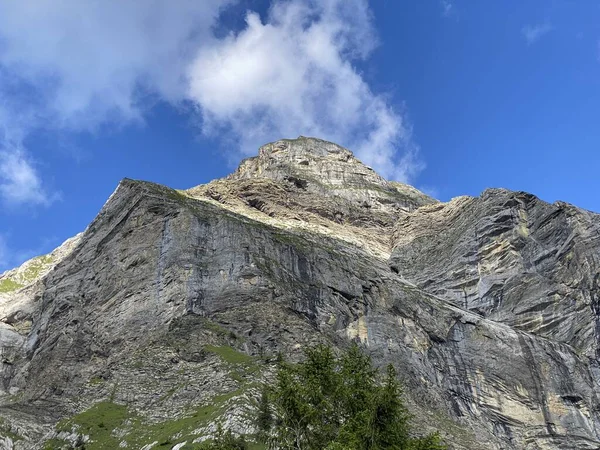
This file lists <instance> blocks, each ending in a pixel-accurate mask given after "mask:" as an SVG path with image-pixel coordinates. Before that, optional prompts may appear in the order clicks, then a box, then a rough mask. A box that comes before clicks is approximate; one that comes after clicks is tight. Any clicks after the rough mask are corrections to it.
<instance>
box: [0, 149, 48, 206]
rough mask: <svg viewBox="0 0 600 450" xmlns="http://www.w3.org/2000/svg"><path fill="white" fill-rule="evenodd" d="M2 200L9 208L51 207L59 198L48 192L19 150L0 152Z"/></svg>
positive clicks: (31, 165)
mask: <svg viewBox="0 0 600 450" xmlns="http://www.w3.org/2000/svg"><path fill="white" fill-rule="evenodd" d="M0 198H1V199H2V201H3V202H4V203H5V204H7V205H9V206H18V205H23V204H28V205H45V206H47V205H49V204H50V203H52V202H53V201H54V200H56V199H57V198H58V194H57V193H50V192H48V191H47V190H46V189H45V187H44V186H43V185H42V180H41V178H40V176H39V174H38V172H37V170H36V169H35V167H34V166H33V164H32V163H31V161H30V160H29V157H28V156H27V155H26V154H25V153H24V152H23V151H22V150H21V149H19V148H8V149H6V148H5V149H4V150H1V151H0Z"/></svg>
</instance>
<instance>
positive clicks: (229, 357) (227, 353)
mask: <svg viewBox="0 0 600 450" xmlns="http://www.w3.org/2000/svg"><path fill="white" fill-rule="evenodd" d="M204 350H206V351H207V352H210V353H214V354H216V355H218V356H219V357H220V358H221V359H222V360H223V361H225V362H228V363H229V364H249V363H252V362H253V358H252V357H251V356H248V355H246V354H245V353H242V352H240V351H238V350H236V349H234V348H233V347H229V346H227V345H222V346H216V345H205V346H204Z"/></svg>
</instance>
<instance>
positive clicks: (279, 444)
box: [257, 345, 446, 450]
mask: <svg viewBox="0 0 600 450" xmlns="http://www.w3.org/2000/svg"><path fill="white" fill-rule="evenodd" d="M305 356H306V358H305V360H304V361H303V362H302V363H300V364H297V365H291V364H288V363H285V362H284V361H281V362H280V364H279V367H278V371H277V375H276V380H275V383H274V385H273V386H272V387H271V388H269V389H268V390H265V391H263V394H262V395H261V399H260V402H259V408H258V412H257V423H258V425H259V426H258V427H259V430H261V432H262V433H264V437H265V438H266V440H267V441H268V443H269V448H270V449H277V450H323V449H325V450H444V449H445V448H446V447H445V446H444V445H443V443H442V442H441V439H440V438H439V436H438V435H436V434H433V435H428V436H425V437H421V438H415V437H412V436H411V429H410V426H409V421H410V415H409V414H408V411H407V410H406V408H405V407H404V404H403V402H402V388H401V386H400V383H399V382H398V378H397V374H396V371H395V369H394V367H393V366H391V365H390V366H388V368H387V371H386V375H385V377H384V378H383V380H382V379H381V377H380V376H379V373H378V371H377V369H375V368H374V367H373V364H372V362H371V359H370V358H369V357H368V356H367V355H365V354H364V353H363V352H362V351H361V350H360V348H359V347H358V346H357V345H354V346H352V347H351V348H350V349H349V350H348V351H347V352H346V353H344V354H343V355H342V356H341V357H337V358H336V357H335V355H334V353H333V351H332V349H331V348H330V347H327V346H322V345H319V346H316V347H312V348H309V349H307V350H306V352H305Z"/></svg>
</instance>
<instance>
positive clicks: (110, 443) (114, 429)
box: [45, 390, 260, 450]
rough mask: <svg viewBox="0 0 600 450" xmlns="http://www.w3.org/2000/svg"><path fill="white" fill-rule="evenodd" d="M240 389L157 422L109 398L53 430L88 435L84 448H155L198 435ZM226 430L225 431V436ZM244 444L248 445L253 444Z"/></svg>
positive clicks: (57, 445)
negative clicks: (185, 413) (180, 416)
mask: <svg viewBox="0 0 600 450" xmlns="http://www.w3.org/2000/svg"><path fill="white" fill-rule="evenodd" d="M241 393H242V391H241V390H238V391H233V392H229V393H227V394H223V395H218V396H216V397H214V398H213V399H212V400H211V401H210V403H209V404H207V405H204V406H201V407H199V408H197V409H196V410H195V411H193V412H192V413H191V414H189V415H186V416H185V417H182V418H180V419H175V420H169V421H165V422H159V423H148V422H146V421H144V420H143V419H142V418H141V417H140V416H138V415H137V414H136V413H135V412H132V411H130V410H129V409H128V408H127V407H126V406H124V405H118V404H116V403H113V402H110V401H107V402H100V403H97V404H95V405H94V406H92V407H91V408H90V409H88V410H87V411H84V412H82V413H80V414H77V415H75V416H73V417H71V418H70V419H67V420H63V421H61V422H59V424H58V425H57V427H56V430H57V431H59V432H60V431H67V432H71V431H72V430H77V432H78V433H79V434H80V435H87V436H89V438H90V439H89V442H87V443H85V445H84V446H83V441H82V446H81V447H80V448H85V449H86V450H112V449H115V448H119V444H120V442H122V441H124V442H126V443H127V444H128V445H129V446H130V447H132V448H139V447H142V446H143V445H146V444H149V443H152V442H158V445H157V448H163V447H164V448H171V447H172V446H173V445H175V444H177V443H180V442H184V441H187V442H192V441H193V440H194V439H196V438H197V437H198V436H197V435H196V434H194V431H195V430H197V429H198V428H201V427H203V426H207V425H209V424H211V423H212V422H214V421H215V420H216V419H217V418H218V417H219V416H220V415H222V414H223V413H224V412H225V410H226V404H227V402H228V401H229V400H231V399H232V398H234V397H236V396H238V395H240V394H241ZM227 434H228V433H225V434H224V436H225V435H227ZM45 445H46V447H45V448H46V449H62V448H65V449H71V448H72V447H71V446H70V445H69V444H68V443H66V442H64V441H61V440H60V439H53V440H51V441H48V442H46V444H45ZM198 445H200V444H198ZM198 445H196V446H193V445H191V444H190V445H186V446H185V447H184V448H185V449H196V448H198V449H200V448H202V449H204V447H199V446H198ZM76 448H79V447H76ZM208 448H210V447H208ZM217 448H220V447H217ZM234 448H235V447H234ZM247 448H248V449H251V448H252V447H251V446H250V447H247ZM259 448H260V447H259Z"/></svg>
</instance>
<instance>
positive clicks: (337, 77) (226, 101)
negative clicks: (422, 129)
mask: <svg viewBox="0 0 600 450" xmlns="http://www.w3.org/2000/svg"><path fill="white" fill-rule="evenodd" d="M246 25H247V26H246V28H245V29H243V30H242V31H240V32H239V33H237V34H231V35H229V36H227V37H226V38H224V39H222V40H220V41H219V42H215V43H214V44H213V45H212V46H210V47H206V48H201V49H200V51H199V53H198V55H197V57H196V59H195V60H194V62H193V64H192V65H191V67H190V69H189V72H188V76H189V97H190V98H191V99H193V100H194V102H195V103H196V104H197V106H198V108H199V110H200V111H201V113H202V116H203V119H204V123H203V129H204V131H205V132H206V133H209V134H211V133H212V134H218V133H222V132H224V131H230V132H233V135H234V136H236V137H237V139H238V142H239V145H240V148H241V149H242V151H243V152H244V153H246V154H252V153H254V152H255V151H256V148H257V146H259V145H260V144H262V143H264V142H266V141H269V140H273V139H276V138H279V137H284V136H285V137H295V136H296V135H298V134H302V135H309V136H319V137H323V138H325V139H329V140H332V141H336V142H338V143H342V144H345V145H346V146H347V147H349V148H350V149H352V150H354V151H355V152H356V153H357V155H358V156H359V157H360V158H361V159H363V160H364V161H365V162H366V163H367V164H370V165H372V166H373V167H374V168H375V169H376V170H378V171H380V172H381V173H382V174H383V175H384V176H387V177H390V178H395V179H399V180H402V181H407V180H409V179H410V178H411V176H413V175H414V174H415V173H416V171H417V170H418V168H419V164H418V162H417V148H416V146H415V145H414V144H413V142H412V138H411V132H410V127H409V126H408V125H407V123H406V120H405V119H404V117H403V115H402V114H400V113H399V112H398V111H395V110H394V109H393V108H392V107H391V106H390V105H389V103H388V102H387V101H386V99H385V98H384V97H383V96H381V95H377V94H375V93H373V92H372V90H371V89H370V87H369V86H368V84H367V83H366V82H365V80H364V78H363V77H362V75H361V74H360V72H359V71H358V70H357V69H356V67H355V66H354V65H353V63H354V62H356V61H358V60H360V59H362V58H365V57H366V56H367V55H368V54H369V52H370V51H371V50H372V49H373V47H374V46H375V45H376V44H377V42H376V39H375V37H374V33H373V30H372V24H371V16H370V12H369V10H368V7H367V3H366V2H364V1H362V0H353V1H344V2H342V1H341V0H329V1H322V2H301V1H289V2H281V3H277V4H275V6H274V7H273V8H272V9H271V11H270V13H269V15H268V17H266V19H265V20H264V21H263V20H261V18H260V17H259V16H258V14H256V13H253V12H249V13H248V14H247V17H246ZM399 151H400V152H401V153H403V154H404V156H403V157H402V158H401V159H398V158H397V157H398V152H399Z"/></svg>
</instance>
